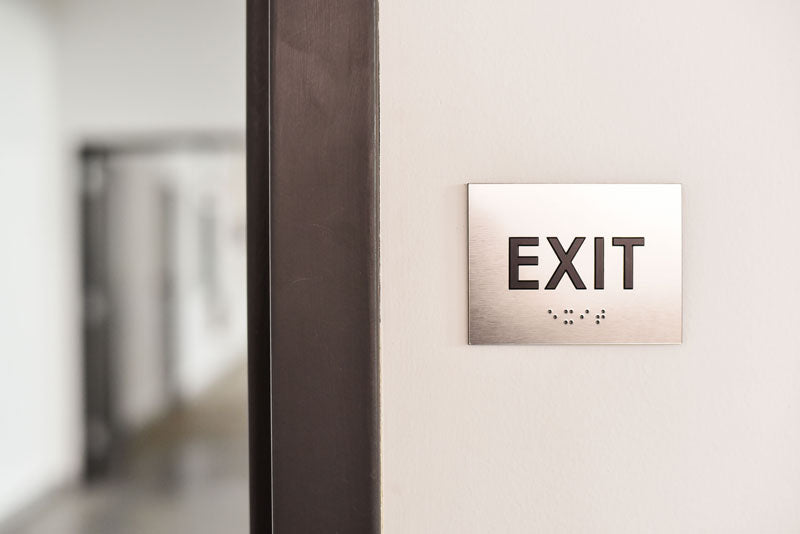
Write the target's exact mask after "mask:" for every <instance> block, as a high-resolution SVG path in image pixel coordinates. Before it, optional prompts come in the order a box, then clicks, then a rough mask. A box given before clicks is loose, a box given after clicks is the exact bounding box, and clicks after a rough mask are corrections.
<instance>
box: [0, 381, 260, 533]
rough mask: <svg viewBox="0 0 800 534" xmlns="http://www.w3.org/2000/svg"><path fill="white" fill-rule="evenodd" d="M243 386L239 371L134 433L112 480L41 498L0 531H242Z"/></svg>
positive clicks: (244, 473) (244, 476) (244, 499)
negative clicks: (138, 433)
mask: <svg viewBox="0 0 800 534" xmlns="http://www.w3.org/2000/svg"><path fill="white" fill-rule="evenodd" d="M246 384H247V380H246V370H245V368H244V366H241V367H239V368H238V369H236V370H235V371H234V372H233V373H231V374H229V375H228V376H226V377H225V378H224V379H223V380H222V381H220V382H219V383H217V384H215V385H214V386H212V388H210V389H209V390H208V391H207V392H206V393H204V394H203V395H201V396H200V397H199V398H198V399H197V401H195V402H193V403H192V404H191V405H188V406H185V407H183V408H178V409H177V410H176V411H175V412H174V413H172V414H170V415H168V416H167V417H165V418H164V419H163V420H161V421H158V422H156V423H155V424H153V425H152V426H151V427H150V428H148V429H147V431H145V432H143V433H142V435H141V436H138V437H137V438H136V439H135V440H134V441H133V442H132V443H131V445H130V450H129V451H128V452H127V453H126V457H125V460H124V462H123V465H122V467H121V472H120V473H119V474H118V475H117V476H114V477H112V478H110V479H109V480H108V481H105V482H102V483H98V484H95V485H90V486H88V487H84V488H80V489H79V488H76V489H70V490H64V491H63V492H59V493H57V494H55V495H54V496H52V497H51V498H45V499H44V500H43V501H41V502H39V503H37V504H35V505H33V506H32V507H30V508H29V509H28V510H25V511H23V512H22V513H21V514H19V516H18V517H17V518H15V519H13V520H12V521H11V523H10V524H8V525H6V526H5V527H4V528H0V533H2V534H134V533H136V534H143V533H147V534H174V533H176V532H192V533H193V534H206V533H208V534H212V533H213V534H218V533H221V532H224V533H226V534H238V533H245V532H247V527H248V522H247V518H248V513H247V506H248V504H247V502H248V497H247V490H248V488H247V395H246V393H245V392H246V387H247V386H246Z"/></svg>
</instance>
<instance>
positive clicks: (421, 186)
mask: <svg viewBox="0 0 800 534" xmlns="http://www.w3.org/2000/svg"><path fill="white" fill-rule="evenodd" d="M379 30H380V31H379V33H380V94H381V106H380V109H381V117H380V126H381V132H380V142H381V146H380V173H381V177H380V180H381V207H380V213H381V221H380V229H381V373H382V383H381V392H382V427H383V433H382V446H383V456H382V487H383V499H382V500H383V526H384V530H385V532H386V533H387V534H398V533H405V532H415V533H428V532H460V533H465V534H466V533H486V532H504V533H517V532H520V533H521V532H526V533H527V532H559V533H567V532H614V533H624V532H630V533H640V532H665V533H674V532H726V533H733V532H747V533H760V532H797V531H798V530H800V507H798V506H797V503H798V502H799V501H800V454H799V453H798V451H800V387H798V384H800V352H798V346H800V335H799V334H798V332H800V328H798V325H800V303H799V302H798V298H799V297H800V278H798V273H797V265H798V262H800V252H798V248H797V246H796V245H795V243H796V241H797V236H796V232H797V230H798V227H800V224H798V221H800V219H799V218H798V209H797V207H798V205H800V180H798V177H800V149H799V148H798V147H800V99H798V95H800V62H798V61H797V57H798V53H800V4H798V3H796V2H782V1H754V0H753V1H751V0H742V1H736V2H722V1H719V0H692V1H688V0H677V1H672V2H636V1H633V0H611V1H607V2H585V1H580V0H564V1H555V0H553V1H549V0H548V1H522V0H503V1H499V2H484V1H478V0H459V1H457V2H456V1H450V0H445V1H440V2H430V1H426V0H410V1H405V2H381V5H380V28H379ZM467 182H489V183H491V182H497V183H502V182H555V183H573V182H578V183H581V182H586V183H619V182H621V183H625V182H632V183H659V182H680V183H683V199H684V206H683V207H684V226H683V233H684V241H683V250H684V263H683V272H684V278H683V279H684V297H683V306H684V308H683V309H684V313H683V326H684V337H683V345H680V346H635V345H634V346H563V345H562V346H468V345H467V265H466V261H467V239H466V231H467V228H466V223H467V220H466V215H467V204H466V202H467V190H466V186H465V185H464V184H466V183H467Z"/></svg>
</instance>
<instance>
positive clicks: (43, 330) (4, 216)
mask: <svg viewBox="0 0 800 534" xmlns="http://www.w3.org/2000/svg"><path fill="white" fill-rule="evenodd" d="M55 61H56V60H55V43H54V39H53V20H52V18H51V17H50V15H49V13H48V10H47V9H45V7H44V6H43V4H42V3H41V2H36V1H30V0H8V1H0V185H2V194H0V214H1V215H0V221H2V224H0V246H2V257H1V259H0V519H2V518H4V517H5V516H6V515H8V513H9V512H11V511H13V510H16V509H17V508H18V507H19V506H21V505H22V504H23V503H26V502H28V501H30V500H31V499H33V498H35V497H37V496H39V495H41V494H42V492H44V491H45V490H46V489H48V488H52V487H54V486H55V485H57V484H60V483H62V482H63V481H64V480H66V479H69V478H71V477H73V476H74V475H75V474H76V473H77V472H78V469H79V465H80V463H79V462H80V446H81V425H82V418H81V411H80V410H81V406H80V380H81V369H80V357H79V352H78V342H79V332H80V310H79V304H78V302H79V301H78V293H77V291H78V289H77V281H78V273H77V262H78V259H77V254H75V253H74V247H76V246H77V237H76V234H75V222H74V220H73V219H72V218H71V215H72V209H73V206H74V205H75V203H76V201H75V199H74V197H73V196H72V195H71V194H69V193H71V191H70V190H69V187H68V185H67V184H66V183H65V181H64V180H63V174H62V169H61V168H60V165H59V164H60V163H62V161H61V156H62V153H61V145H60V139H59V134H60V129H59V122H58V120H57V115H58V113H57V105H58V104H57V100H58V93H57V91H58V78H57V75H56V71H57V69H56V65H55Z"/></svg>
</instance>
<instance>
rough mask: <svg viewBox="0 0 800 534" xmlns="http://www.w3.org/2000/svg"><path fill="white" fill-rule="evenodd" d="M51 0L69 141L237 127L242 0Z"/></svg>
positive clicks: (241, 110) (241, 99)
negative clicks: (119, 135)
mask: <svg viewBox="0 0 800 534" xmlns="http://www.w3.org/2000/svg"><path fill="white" fill-rule="evenodd" d="M52 1H53V3H54V5H55V6H56V8H57V11H58V17H59V32H60V50H59V52H60V56H59V58H60V62H61V70H62V73H63V90H64V91H63V104H64V109H63V111H64V118H65V123H66V127H67V129H68V131H69V133H70V134H71V135H72V136H73V137H77V138H79V139H80V138H83V137H86V136H89V135H92V136H96V135H99V134H108V133H112V134H119V133H123V134H124V133H130V132H146V133H150V132H154V131H156V132H160V131H181V132H183V131H190V130H195V129H201V130H213V129H223V130H243V129H244V124H245V120H244V117H245V31H244V29H245V2H244V0H241V1H240V0H52Z"/></svg>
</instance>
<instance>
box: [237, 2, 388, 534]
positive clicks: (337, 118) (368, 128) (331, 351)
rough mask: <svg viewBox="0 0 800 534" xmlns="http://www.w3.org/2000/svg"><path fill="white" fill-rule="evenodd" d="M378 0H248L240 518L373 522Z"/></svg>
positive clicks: (260, 524)
mask: <svg viewBox="0 0 800 534" xmlns="http://www.w3.org/2000/svg"><path fill="white" fill-rule="evenodd" d="M377 105H378V85H377V6H376V1H375V0H334V1H330V0H248V6H247V167H248V169H247V202H248V208H247V209H248V215H247V217H248V237H247V241H248V316H249V318H248V327H249V333H248V344H249V348H248V354H249V355H248V359H249V369H248V374H249V406H250V422H249V426H250V479H251V480H250V488H251V493H250V510H251V512H250V513H251V533H253V534H264V533H267V532H277V533H278V534H283V533H292V534H294V533H305V532H309V533H311V532H347V533H354V534H359V533H377V532H379V531H380V481H379V473H380V460H379V455H380V450H379V449H380V448H379V420H378V418H379V413H378V398H379V394H378V387H379V375H378V313H379V308H378V164H377V161H378V159H377V158H378V119H377V117H378V115H377Z"/></svg>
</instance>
